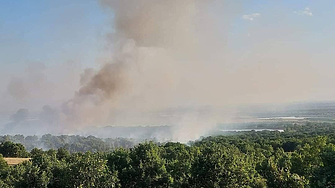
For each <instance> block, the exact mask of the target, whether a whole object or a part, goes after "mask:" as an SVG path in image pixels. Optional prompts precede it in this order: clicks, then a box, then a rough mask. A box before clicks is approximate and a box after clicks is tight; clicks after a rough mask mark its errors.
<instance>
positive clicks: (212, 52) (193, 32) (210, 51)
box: [7, 0, 319, 141]
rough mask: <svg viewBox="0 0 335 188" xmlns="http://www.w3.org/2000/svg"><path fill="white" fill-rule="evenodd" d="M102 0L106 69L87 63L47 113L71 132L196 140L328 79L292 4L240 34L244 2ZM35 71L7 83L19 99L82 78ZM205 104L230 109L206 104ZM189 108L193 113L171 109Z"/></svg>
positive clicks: (307, 94) (306, 93)
mask: <svg viewBox="0 0 335 188" xmlns="http://www.w3.org/2000/svg"><path fill="white" fill-rule="evenodd" d="M99 2H100V4H101V6H102V8H103V9H104V11H106V12H108V13H109V14H110V15H111V19H110V25H109V26H110V28H111V30H112V32H110V33H108V34H106V37H105V42H106V43H107V45H106V47H107V48H106V50H107V51H108V52H107V55H106V56H104V57H97V59H99V58H101V59H103V61H101V62H100V61H99V62H98V64H99V65H101V67H100V68H98V69H97V68H88V69H85V70H84V71H83V72H82V73H81V74H80V75H79V76H78V85H80V86H79V88H78V89H76V92H75V94H74V95H73V96H72V97H71V96H70V97H68V98H69V99H68V100H65V102H63V103H62V104H61V105H59V106H60V107H59V108H58V106H57V109H56V108H54V107H51V106H45V107H43V109H42V110H41V111H42V112H41V114H40V119H42V120H43V122H45V123H46V124H50V125H52V126H57V128H58V129H61V130H62V131H64V132H65V133H66V131H69V132H71V131H75V130H78V129H79V130H80V129H83V128H86V127H90V126H109V125H116V126H132V125H173V126H174V127H173V130H172V134H173V135H172V139H173V140H183V141H185V140H187V139H195V138H197V137H199V136H201V135H204V134H206V132H208V131H210V130H211V129H213V128H215V126H216V125H217V124H218V123H221V122H227V121H229V120H232V119H234V118H235V116H238V115H239V114H238V111H236V110H235V108H234V107H232V106H235V105H239V104H251V103H284V102H292V101H297V100H299V101H302V100H308V99H311V96H312V95H311V92H312V91H313V89H314V87H313V86H314V85H315V84H316V83H318V82H319V80H318V79H319V75H317V74H316V73H315V71H313V70H314V68H315V67H314V65H315V63H314V60H313V59H312V58H311V57H310V56H311V55H310V54H309V53H308V52H307V50H306V49H305V48H304V43H303V38H302V37H301V35H303V34H304V33H305V31H304V30H303V29H302V28H300V27H299V26H298V25H293V24H292V25H290V24H287V22H286V21H288V20H289V19H290V18H289V17H287V16H286V15H283V14H282V13H280V11H281V10H282V9H283V8H278V7H273V8H272V9H271V8H270V9H269V11H268V12H263V13H262V14H261V16H259V17H257V19H255V20H254V21H253V22H252V25H247V26H246V27H245V28H244V29H243V33H244V34H243V33H242V34H241V33H239V32H232V31H233V30H234V29H236V28H234V27H235V23H236V22H243V23H239V24H240V25H243V24H245V22H248V21H247V20H242V19H241V15H243V14H244V12H243V9H244V8H243V6H244V3H243V2H242V1H240V2H237V1H224V0H209V1H202V0H100V1H99ZM274 10H276V11H274ZM277 11H278V12H279V13H278V12H277ZM283 12H285V11H283ZM292 14H293V13H292ZM270 19H273V20H274V21H271V20H270ZM269 20H270V21H269ZM278 20H281V21H278ZM64 32H65V31H64ZM71 36H72V35H71ZM76 55H77V54H75V55H74V56H76ZM65 69H71V68H64V70H65ZM32 70H34V71H35V72H34V71H28V72H33V75H35V76H23V77H19V78H13V79H12V80H11V82H10V83H9V85H8V87H7V92H8V93H9V94H10V95H11V96H12V97H13V98H15V99H16V100H18V101H24V100H27V98H29V96H31V95H36V93H37V95H42V94H39V93H46V94H43V95H45V96H47V97H49V96H50V98H57V97H58V95H59V93H63V92H62V90H66V89H64V88H65V86H66V85H67V82H66V81H69V82H70V81H73V79H71V80H70V79H65V81H64V82H62V85H63V86H64V88H63V87H62V88H61V89H59V88H57V87H56V86H53V85H52V84H50V82H48V81H47V79H45V77H48V78H49V76H50V75H49V74H50V72H52V71H49V74H47V73H45V71H44V69H42V68H35V69H32ZM54 72H56V73H59V75H64V73H63V71H54ZM35 77H36V78H35ZM38 77H39V78H38ZM71 78H72V77H71ZM31 80H32V81H31ZM38 81H41V82H40V83H39V82H38ZM72 85H73V84H71V86H72ZM71 86H69V87H70V88H71ZM71 89H72V88H71ZM69 91H70V90H69ZM62 96H64V95H62ZM47 97H44V98H47ZM63 99H64V97H62V100H63ZM36 100H37V99H36ZM45 104H47V102H45V103H43V105H45ZM43 105H40V106H43ZM27 106H28V105H27ZM52 106H55V105H54V104H53V105H52ZM203 106H211V107H217V108H221V107H226V106H229V109H230V110H229V111H227V110H225V111H224V112H222V111H220V110H218V111H210V110H209V111H202V110H201V109H202V107H203ZM183 107H185V108H189V110H185V111H178V110H175V111H173V110H171V111H169V110H166V109H179V108H183Z"/></svg>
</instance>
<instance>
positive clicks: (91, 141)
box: [0, 134, 138, 153]
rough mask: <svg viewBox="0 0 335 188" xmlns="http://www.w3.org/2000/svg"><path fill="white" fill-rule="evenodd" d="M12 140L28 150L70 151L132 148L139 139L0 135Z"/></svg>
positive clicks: (6, 139) (5, 139)
mask: <svg viewBox="0 0 335 188" xmlns="http://www.w3.org/2000/svg"><path fill="white" fill-rule="evenodd" d="M6 141H11V142H14V143H20V144H22V145H23V146H24V147H25V148H26V149H27V150H28V151H30V150H32V149H34V148H43V149H45V150H47V149H58V148H65V149H67V150H68V151H69V152H70V153H75V152H87V151H91V152H98V151H100V152H101V151H104V152H105V151H111V150H113V149H115V148H131V147H134V146H135V144H136V143H137V142H138V141H135V140H133V139H127V138H106V139H101V138H97V137H94V136H87V137H85V136H79V135H71V136H70V135H60V136H54V135H51V134H45V135H43V136H41V137H38V136H26V137H25V136H23V135H14V136H11V135H4V136H0V142H2V143H3V142H6Z"/></svg>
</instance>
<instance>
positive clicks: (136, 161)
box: [0, 123, 335, 188]
mask: <svg viewBox="0 0 335 188" xmlns="http://www.w3.org/2000/svg"><path fill="white" fill-rule="evenodd" d="M308 126H310V127H307V125H306V126H302V125H297V124H293V125H285V126H284V127H285V129H286V130H287V131H286V132H284V133H279V132H270V131H263V132H255V131H250V132H246V133H235V134H230V135H228V136H212V137H207V138H203V139H202V140H199V141H195V142H192V143H191V144H190V145H185V144H181V143H172V142H168V143H164V144H156V143H153V142H145V143H141V144H138V145H136V146H135V147H131V148H129V146H131V142H126V141H124V142H123V141H121V140H122V139H119V141H121V142H119V141H117V142H115V143H112V142H113V141H111V140H109V141H106V142H102V140H100V139H98V138H95V137H79V136H74V137H67V136H57V137H55V136H52V135H45V136H43V137H42V138H41V139H40V140H43V143H48V144H49V145H47V147H49V148H54V149H49V150H47V151H43V150H42V149H37V148H35V149H32V150H31V152H30V153H27V152H26V150H25V148H24V147H23V146H22V145H21V144H17V143H13V142H10V141H8V140H12V139H15V140H16V141H17V142H22V141H24V142H31V143H32V142H36V139H37V140H38V138H36V137H26V138H24V137H23V136H20V135H17V136H14V137H10V136H8V135H7V136H5V137H2V138H3V142H2V143H1V145H0V152H1V154H3V155H4V156H10V157H24V156H30V157H31V158H32V159H31V160H30V161H26V162H23V163H21V164H18V165H15V166H8V165H7V163H6V161H5V160H4V159H3V156H2V155H0V187H4V188H6V187H8V188H10V187H48V188H58V187H64V188H77V187H85V188H93V187H102V188H103V187H122V188H123V187H124V188H128V187H130V188H135V187H136V188H137V187H139V188H141V187H143V188H144V187H145V188H147V187H148V188H156V187H176V188H189V187H190V188H200V187H204V188H207V187H213V188H215V187H227V188H229V187H232V188H233V187H242V188H243V187H246V188H266V187H269V188H270V187H271V188H283V187H285V188H286V187H288V188H303V187H308V188H309V187H316V188H321V187H326V188H330V187H335V162H334V161H335V145H334V143H335V126H334V125H333V124H324V123H320V124H315V123H308ZM68 139H73V140H78V141H79V142H78V143H74V142H72V141H69V140H68ZM29 140H30V141H29ZM40 140H39V141H40ZM114 141H115V140H114ZM107 142H110V145H109V144H106V143H107ZM122 145H124V146H125V148H117V149H114V150H113V151H109V149H108V148H113V147H116V146H117V147H120V146H122ZM105 146H106V147H105ZM78 150H80V151H82V152H73V151H78ZM88 150H95V151H100V152H93V153H91V152H86V151H88ZM71 151H72V152H71ZM83 151H85V152H83Z"/></svg>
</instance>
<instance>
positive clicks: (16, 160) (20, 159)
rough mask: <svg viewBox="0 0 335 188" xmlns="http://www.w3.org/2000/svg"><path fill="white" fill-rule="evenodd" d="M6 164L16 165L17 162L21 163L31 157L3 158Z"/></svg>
mask: <svg viewBox="0 0 335 188" xmlns="http://www.w3.org/2000/svg"><path fill="white" fill-rule="evenodd" d="M4 159H5V161H6V162H7V164H8V165H10V166H13V165H17V164H19V163H22V162H23V161H29V160H30V159H31V158H7V157H6V158H4Z"/></svg>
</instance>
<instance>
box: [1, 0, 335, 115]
mask: <svg viewBox="0 0 335 188" xmlns="http://www.w3.org/2000/svg"><path fill="white" fill-rule="evenodd" d="M227 2H228V4H229V6H232V7H233V9H235V8H236V10H232V13H231V14H229V15H230V17H231V18H229V19H230V21H229V26H227V27H229V31H228V33H229V34H228V35H227V37H226V43H227V46H228V48H229V51H230V52H232V53H235V54H236V56H239V57H240V58H241V59H243V58H244V57H246V58H249V57H250V56H248V52H250V53H253V54H255V52H257V50H256V51H255V49H267V48H268V47H269V45H268V42H271V41H272V40H275V42H278V43H281V42H283V45H282V46H280V47H278V48H282V47H284V46H285V45H288V46H289V48H288V49H293V50H295V49H296V50H297V53H301V54H304V55H306V57H304V58H306V62H305V63H306V64H304V63H302V64H297V66H295V68H297V69H299V67H301V68H302V67H304V66H305V65H306V66H308V67H309V70H308V71H314V72H316V76H315V75H314V74H312V73H311V76H310V77H314V76H315V77H317V78H315V79H314V80H316V83H311V88H310V89H306V93H307V92H308V94H306V95H304V94H301V99H302V100H303V101H307V100H334V99H335V89H334V87H333V84H332V81H333V80H334V78H335V76H333V73H332V70H334V68H335V63H334V62H333V61H334V55H333V54H334V53H333V52H334V50H335V49H334V45H333V44H334V42H335V37H334V34H333V31H334V30H335V22H333V21H332V20H333V18H335V11H334V9H335V1H332V0H324V1H315V0H296V1H291V0H283V1H268V0H255V1H249V0H244V1H242V0H241V1H232V0H231V1H227ZM212 9H216V7H212ZM217 9H219V8H217ZM217 12H220V11H217ZM216 19H217V21H220V20H221V19H225V18H223V17H220V15H219V14H218V15H216ZM113 23H114V20H113V11H110V10H109V9H108V8H106V7H104V6H102V5H101V2H100V1H92V0H72V1H66V0H58V1H37V0H31V1H26V0H16V1H12V0H2V1H1V5H0V86H1V87H0V96H1V98H2V99H1V100H0V113H1V112H3V113H5V112H6V113H7V112H8V113H13V112H15V111H16V110H17V109H19V108H29V109H33V110H38V109H40V108H41V107H42V106H43V105H45V104H50V105H53V106H57V105H59V104H60V103H62V102H63V101H66V100H68V99H69V98H71V96H72V95H73V93H74V92H75V91H77V90H78V88H79V87H80V84H79V80H80V74H82V73H83V71H84V69H86V68H99V67H100V66H101V65H102V64H103V63H102V62H104V61H105V59H106V56H109V55H110V51H109V47H110V46H109V43H110V42H109V41H108V40H107V39H106V38H108V36H109V35H108V34H109V33H111V32H113V29H114V26H113ZM225 26H226V25H220V26H219V27H218V30H219V31H220V30H225V31H226V28H225ZM106 41H107V42H106ZM262 44H264V46H262ZM279 50H281V49H279ZM239 54H242V55H239ZM283 54H284V55H285V53H283ZM304 55H302V56H304ZM299 58H300V56H299ZM107 59H108V58H107ZM287 61H289V58H288V60H287ZM269 64H270V66H271V65H274V64H275V63H272V62H270V63H269ZM234 66H235V65H232V67H234ZM238 66H246V67H247V65H246V64H245V63H244V64H243V63H241V64H240V65H238ZM302 69H303V68H302ZM247 70H248V69H247ZM271 70H272V69H271ZM34 71H35V72H34ZM308 71H306V72H304V73H302V74H304V76H302V77H303V79H305V78H307V77H309V76H308V74H309V72H308ZM297 72H298V73H297V75H296V77H297V78H298V79H299V77H300V75H299V71H297ZM278 74H280V73H278ZM292 74H294V71H292ZM306 74H307V76H306ZM290 78H295V77H294V76H292V77H290ZM26 80H29V83H28V85H29V84H30V85H29V86H27V87H30V88H32V89H31V91H29V92H28V91H24V90H19V91H16V90H15V89H14V90H12V91H10V92H9V90H10V89H9V87H10V85H11V84H10V83H14V84H16V85H17V84H18V85H20V84H22V83H23V82H24V83H25V84H26ZM30 80H33V81H31V82H30ZM41 80H42V81H41ZM285 81H286V82H289V80H285ZM294 83H295V84H299V82H294ZM281 84H283V83H281ZM303 84H304V87H309V85H308V84H306V83H303ZM279 87H280V86H279ZM288 88H291V87H288ZM16 92H22V93H24V92H27V93H28V94H29V97H28V98H26V97H22V96H21V94H18V93H16ZM287 92H289V91H287ZM13 93H14V94H13ZM256 94H257V93H256ZM294 100H298V98H297V97H292V101H294ZM283 101H284V102H287V100H283ZM288 101H290V100H288ZM244 102H245V103H248V101H244ZM258 102H262V101H261V100H259V101H258ZM265 102H271V100H270V99H269V100H266V101H265ZM274 102H281V101H280V100H279V101H274Z"/></svg>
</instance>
